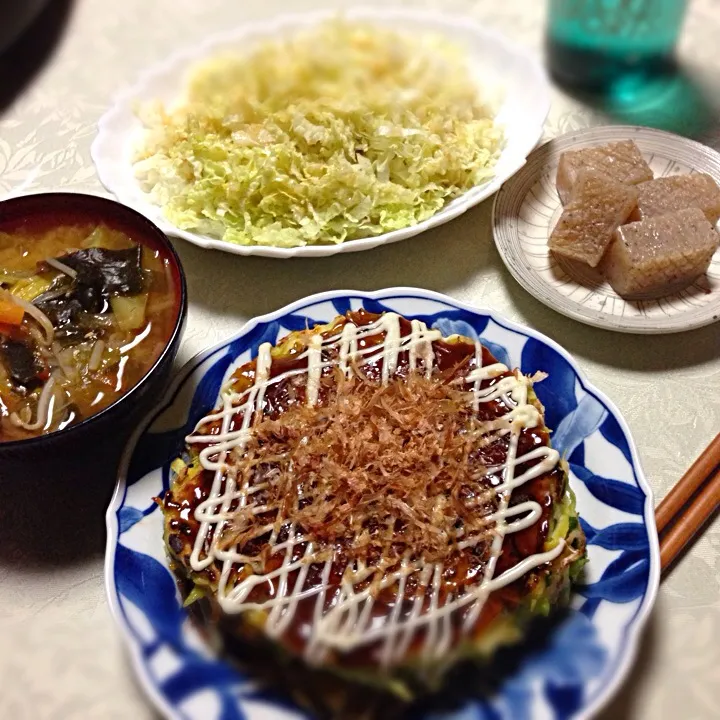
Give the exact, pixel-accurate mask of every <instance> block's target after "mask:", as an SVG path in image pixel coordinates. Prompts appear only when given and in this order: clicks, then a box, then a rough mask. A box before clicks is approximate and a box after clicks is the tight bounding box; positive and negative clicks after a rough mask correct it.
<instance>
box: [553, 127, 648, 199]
mask: <svg viewBox="0 0 720 720" xmlns="http://www.w3.org/2000/svg"><path fill="white" fill-rule="evenodd" d="M582 170H595V171H597V172H601V173H603V174H605V175H607V176H608V177H610V178H612V179H613V180H615V181H616V182H620V183H626V184H628V185H637V184H638V183H641V182H645V181H647V180H652V179H653V173H652V170H651V169H650V166H649V165H648V164H647V163H646V162H645V160H644V159H643V156H642V153H641V152H640V149H639V148H638V146H637V145H636V144H635V143H634V142H633V141H632V140H623V141H622V142H616V143H608V144H607V145H601V146H599V147H590V148H584V149H583V150H568V151H567V152H564V153H563V154H562V155H561V156H560V164H559V165H558V171H557V178H556V186H557V191H558V195H560V200H561V202H562V204H563V205H567V204H568V202H570V195H571V193H572V190H573V187H574V185H575V183H576V182H577V179H578V176H579V174H580V172H581V171H582Z"/></svg>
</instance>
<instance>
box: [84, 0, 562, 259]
mask: <svg viewBox="0 0 720 720" xmlns="http://www.w3.org/2000/svg"><path fill="white" fill-rule="evenodd" d="M337 16H338V12H337V11H336V10H329V9H325V10H317V11H313V12H309V13H305V14H284V15H280V16H278V17H276V18H273V19H269V20H260V21H253V22H247V23H243V24H241V25H240V26H238V27H236V28H234V29H232V30H228V31H222V32H219V33H216V34H213V35H211V36H210V37H208V38H206V39H205V40H204V41H203V42H201V43H199V44H196V45H195V44H194V45H191V46H188V47H182V48H180V49H178V50H176V51H175V52H174V53H172V54H170V55H169V56H168V57H166V58H165V59H163V60H160V61H159V62H157V63H156V64H153V65H151V66H150V67H148V68H147V69H145V70H144V71H143V72H141V73H140V75H139V76H138V77H137V78H136V80H135V81H134V82H133V83H132V84H131V85H130V86H128V87H126V88H125V89H123V90H121V91H120V92H119V93H118V94H117V95H116V96H115V98H114V100H113V102H112V104H111V105H110V107H109V108H108V109H107V110H106V112H105V113H104V114H103V116H102V117H101V118H100V120H99V122H98V128H97V135H96V137H95V139H94V140H93V143H92V146H91V149H90V153H91V157H92V159H93V163H94V164H95V168H96V171H97V173H98V177H99V179H100V181H101V183H102V184H103V186H104V187H105V188H106V189H107V190H108V191H109V192H111V193H112V194H113V195H114V197H115V198H116V199H118V200H119V201H120V202H123V203H124V204H126V205H129V206H130V207H132V208H133V209H135V210H137V211H138V212H140V213H142V214H143V215H145V216H146V217H148V218H149V219H150V220H152V221H153V222H155V223H156V224H157V225H158V226H159V227H160V228H161V229H162V230H163V231H164V232H166V233H168V234H169V235H172V236H175V237H180V238H182V239H184V240H187V241H188V242H190V243H193V244H194V245H198V246H199V247H202V248H206V249H214V250H220V251H223V252H228V253H231V254H236V255H259V256H264V257H274V258H292V257H325V256H328V255H335V254H336V253H344V252H358V251H361V250H369V249H371V248H374V247H377V246H379V245H385V244H388V243H392V242H397V241H399V240H404V239H406V238H410V237H413V236H415V235H418V234H420V233H422V232H424V231H426V230H429V229H431V228H434V227H438V226H439V225H442V224H444V223H446V222H449V221H450V220H453V219H454V218H456V217H458V216H460V215H461V214H463V213H464V212H466V211H467V210H469V209H470V208H471V207H473V206H475V205H477V204H478V203H480V202H481V201H483V200H485V199H487V198H489V197H491V196H492V195H493V194H494V193H495V192H496V191H497V190H498V189H499V188H500V187H501V186H502V184H503V183H504V182H506V181H507V180H509V179H510V178H511V177H512V176H513V175H514V174H515V173H516V172H518V170H520V168H521V167H522V166H523V165H524V164H525V161H526V158H527V156H528V155H529V154H530V152H531V151H532V150H533V148H534V147H535V146H536V145H537V144H538V142H539V141H540V139H541V137H542V133H543V126H544V124H545V120H546V118H547V116H548V113H549V111H550V85H549V82H548V79H547V74H546V72H545V70H544V68H543V66H542V64H541V63H540V61H539V59H538V58H537V57H536V56H535V55H533V54H532V53H531V52H530V51H528V50H526V49H525V48H523V47H522V46H519V45H516V44H514V43H512V42H511V41H510V40H508V39H507V38H506V37H505V36H503V35H502V34H501V33H500V32H498V31H497V30H495V29H493V28H486V27H483V26H482V25H481V24H480V21H479V20H477V19H475V18H473V17H472V16H469V15H468V16H462V15H457V14H450V13H442V12H438V11H432V10H425V9H414V8H411V7H407V8H402V7H395V8H382V7H372V6H368V7H364V6H359V7H352V8H348V9H346V10H344V11H343V12H342V14H341V16H342V17H344V18H345V19H347V20H349V21H353V20H358V21H360V20H362V21H370V22H378V23H379V24H381V25H385V26H390V27H395V26H397V27H401V28H402V27H403V26H405V25H409V26H410V27H415V28H422V29H424V30H425V31H427V32H436V33H438V34H440V35H443V36H445V37H447V38H449V39H450V40H452V39H453V38H454V37H458V38H460V40H461V41H463V38H464V41H463V42H464V44H465V45H467V46H468V48H469V49H468V52H469V54H470V55H471V56H472V57H474V55H475V54H477V53H488V52H490V51H491V52H492V53H494V54H495V55H497V56H498V58H499V61H498V62H496V63H494V64H493V65H492V66H491V65H490V64H489V63H485V64H483V68H484V67H488V69H489V72H490V73H495V74H496V84H497V83H498V82H499V80H498V78H499V77H500V76H502V77H503V78H505V79H508V78H509V79H511V81H512V86H511V87H510V86H509V87H507V88H504V90H503V93H504V94H505V97H503V99H502V100H501V101H500V102H499V108H498V115H497V120H498V124H499V125H501V126H502V127H503V129H504V131H505V135H506V137H505V146H504V148H503V150H502V152H501V154H500V157H499V159H498V162H497V164H496V166H495V168H494V170H495V174H494V175H493V177H492V178H490V179H489V180H488V181H486V182H484V183H482V184H480V185H477V186H475V187H473V188H471V189H470V190H468V191H467V192H465V193H464V194H462V195H460V196H459V197H457V198H455V199H454V200H452V201H451V202H449V203H448V204H446V205H445V206H444V207H443V208H441V209H440V210H439V211H438V212H437V213H435V214H434V215H433V216H432V217H430V218H428V219H426V220H424V221H422V222H420V223H417V224H415V225H411V226H409V227H406V228H401V229H399V230H393V231H391V232H386V233H383V234H381V235H376V236H371V237H366V238H359V239H357V240H346V241H345V242H342V243H337V244H329V243H328V244H315V245H305V246H302V247H293V248H286V247H275V246H266V245H238V244H236V243H231V242H228V241H224V240H221V239H218V238H214V237H210V236H208V235H204V234H201V233H198V232H191V231H187V230H181V229H179V228H177V227H176V226H175V225H173V224H172V223H170V222H169V221H168V220H167V219H165V217H164V215H163V213H162V210H161V208H160V207H159V206H157V205H155V204H153V203H152V202H150V199H149V195H148V194H147V193H145V192H144V191H143V190H142V189H141V188H140V185H139V183H138V181H137V180H136V178H135V176H134V171H133V166H132V161H131V155H132V151H133V147H134V144H135V143H136V142H137V139H138V137H139V134H140V132H141V130H142V124H141V123H140V121H139V119H138V118H137V116H136V114H135V105H136V103H137V101H138V100H140V99H142V100H151V99H154V98H156V97H161V98H163V99H165V100H166V101H170V102H171V101H172V98H173V97H174V98H177V97H178V96H179V94H180V92H181V89H182V86H183V82H184V78H185V72H186V70H187V68H188V67H189V66H190V65H191V64H192V63H194V62H196V61H198V60H201V59H203V58H207V57H210V56H211V55H213V54H214V53H215V51H216V50H217V49H219V48H222V47H224V46H228V45H230V44H232V43H235V42H239V41H241V40H244V39H248V38H251V39H258V40H262V39H269V38H272V37H276V36H280V35H281V34H282V33H283V32H287V31H288V30H293V29H307V28H309V27H312V26H315V25H317V24H319V23H320V22H322V21H323V20H328V19H331V18H334V17H337ZM476 64H477V65H479V62H478V61H476V62H475V63H473V62H472V61H471V66H473V65H476ZM168 88H173V91H172V92H170V90H169V89H168ZM479 89H480V91H481V92H482V90H483V88H479ZM168 93H170V95H168ZM491 94H493V95H494V93H492V92H491Z"/></svg>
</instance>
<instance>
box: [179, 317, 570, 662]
mask: <svg viewBox="0 0 720 720" xmlns="http://www.w3.org/2000/svg"><path fill="white" fill-rule="evenodd" d="M374 337H380V338H382V342H380V343H376V344H370V343H368V344H366V345H365V346H364V347H362V345H363V342H362V341H364V340H368V339H369V338H374ZM441 338H442V335H441V333H440V332H439V331H438V330H430V329H428V328H427V326H426V325H425V324H424V323H422V322H420V321H418V320H412V321H411V331H410V333H409V334H408V335H405V336H403V335H401V325H400V317H399V316H398V315H396V314H395V313H386V314H384V315H383V316H382V317H380V318H379V319H378V320H377V321H375V322H373V323H372V324H370V325H365V326H362V327H357V326H355V325H353V324H352V323H349V322H348V323H346V324H345V325H344V326H343V328H342V330H341V332H340V333H338V334H334V335H332V336H331V337H328V338H323V337H322V336H321V335H320V334H316V335H313V336H312V337H311V340H310V343H309V345H308V347H307V349H306V350H305V351H304V352H303V353H301V354H300V355H299V356H298V357H299V358H305V359H306V360H307V365H306V367H305V368H300V369H295V370H290V371H287V372H284V373H282V374H280V375H277V376H275V377H273V378H271V377H270V369H271V367H272V355H271V352H270V350H271V346H270V344H269V343H264V344H262V345H261V346H260V348H259V351H258V358H257V363H256V369H255V382H254V384H253V385H252V387H251V388H249V389H248V390H246V391H244V392H242V393H235V392H233V391H228V392H224V393H223V395H222V407H221V409H220V410H218V411H216V412H214V413H212V414H211V415H208V416H206V417H205V418H203V419H202V420H201V421H200V422H199V423H198V425H197V427H196V429H195V432H194V433H193V434H192V435H190V436H188V438H187V441H188V442H189V443H191V444H195V445H202V446H204V447H202V449H201V450H200V453H199V454H200V462H201V463H202V466H203V467H204V468H205V469H207V470H211V471H214V472H215V476H214V478H213V483H212V487H211V490H210V494H209V496H208V498H207V499H206V500H205V501H203V502H202V503H200V504H199V505H198V506H197V508H196V509H195V518H196V519H197V520H198V522H199V523H200V527H199V530H198V534H197V537H196V539H195V544H194V547H193V551H192V554H191V556H190V565H191V567H192V569H193V570H195V571H202V570H204V569H206V568H207V567H209V566H210V565H212V564H213V563H214V562H218V563H221V566H222V570H221V574H220V580H219V583H218V602H219V604H220V606H221V607H222V609H223V610H224V611H225V612H227V613H239V612H243V611H246V610H251V609H255V610H263V611H265V612H266V613H267V619H266V623H265V631H266V632H267V633H268V634H269V635H270V636H275V637H278V636H280V635H282V634H283V633H284V632H285V631H286V630H287V628H288V627H289V625H290V624H291V622H292V620H293V618H294V616H295V614H296V611H297V608H298V604H299V603H300V601H302V600H304V599H306V598H313V597H314V598H315V600H314V607H313V624H312V628H311V631H310V637H309V638H308V639H307V645H306V650H305V653H306V658H307V659H308V661H310V662H320V661H322V660H323V658H324V657H325V656H326V654H327V653H328V651H330V650H333V649H335V650H340V651H349V650H353V649H356V648H358V647H362V646H365V645H368V644H370V643H374V642H379V655H378V657H379V661H380V664H381V665H382V666H383V667H387V666H390V665H392V664H393V663H396V662H397V661H399V660H400V659H402V657H403V656H404V655H405V653H406V652H407V649H408V647H409V645H410V643H411V642H412V639H413V637H414V636H415V634H416V632H417V631H419V630H424V631H425V634H424V641H423V646H422V649H421V654H422V655H423V656H425V657H429V658H435V659H439V658H442V656H443V655H445V654H446V652H447V650H448V649H449V647H450V645H451V643H452V639H453V623H452V622H451V615H452V614H453V613H454V612H456V611H457V610H460V609H462V608H465V616H464V617H465V619H464V623H463V628H462V629H463V632H464V633H469V632H470V631H471V630H472V628H473V626H474V624H475V623H476V622H477V620H478V618H479V617H480V613H481V612H482V609H483V607H484V605H485V602H486V600H487V598H488V596H489V595H490V593H491V592H493V591H494V590H497V589H499V588H502V587H504V586H506V585H508V584H510V583H512V582H514V581H516V580H518V579H519V578H521V577H522V576H523V575H524V574H525V573H527V572H528V571H530V570H532V569H533V568H536V567H539V566H540V565H542V564H544V563H547V562H550V561H552V560H554V559H555V558H557V557H558V556H559V555H560V553H561V552H562V550H563V547H564V542H563V541H560V542H559V543H558V544H557V545H556V546H555V547H554V548H553V549H551V550H549V551H548V552H544V553H538V554H536V555H531V556H529V557H527V558H525V559H524V560H522V561H521V562H520V563H518V564H517V565H515V566H514V567H511V568H509V569H507V570H506V571H505V572H503V573H502V574H501V575H499V576H497V577H495V568H496V565H497V561H498V559H499V557H500V554H501V551H502V546H503V541H504V538H505V536H506V535H507V534H510V533H514V532H519V531H521V530H524V529H526V528H528V527H530V526H532V525H533V524H534V523H536V522H537V521H538V520H539V518H540V517H541V514H542V508H541V506H540V505H539V504H538V503H537V502H535V501H532V500H529V501H526V502H523V503H520V504H517V505H515V506H513V507H509V501H510V496H511V494H512V491H513V490H514V489H515V488H518V487H520V486H521V485H523V484H525V483H526V482H529V481H530V480H532V479H533V478H536V477H538V476H540V475H542V474H544V473H546V472H548V471H549V470H551V469H552V468H554V467H555V466H556V465H557V463H558V461H559V455H558V453H557V451H555V450H553V449H552V448H549V447H545V446H539V447H536V448H534V449H532V450H531V451H530V452H527V453H525V454H524V455H522V456H521V457H516V456H517V448H518V438H519V435H520V432H521V430H522V429H523V428H533V427H535V426H537V425H538V423H539V422H540V413H539V412H538V410H537V408H536V407H535V406H534V405H532V404H530V403H528V392H527V391H528V386H529V384H530V381H529V380H528V379H527V378H526V377H524V376H523V375H521V374H520V373H514V374H513V375H511V376H508V377H503V378H501V379H500V380H499V381H498V382H496V383H495V384H493V385H491V386H488V387H486V388H482V382H483V381H484V380H488V379H491V378H495V377H499V376H501V375H503V374H504V373H506V372H507V371H508V368H507V367H506V366H505V365H503V364H502V363H494V364H492V365H487V366H483V365H482V346H481V345H480V343H476V351H475V361H476V362H475V365H476V367H475V368H474V369H473V370H472V371H471V372H470V373H468V375H467V376H466V377H465V378H464V379H462V380H460V383H461V384H464V385H470V386H471V391H472V406H473V409H474V410H475V411H478V410H479V409H480V406H481V404H482V403H486V402H490V401H493V400H497V399H500V400H501V401H502V402H503V404H504V405H505V406H506V407H507V414H506V415H505V416H504V417H503V418H499V419H498V420H494V421H491V422H489V423H486V426H484V427H483V432H482V434H481V435H480V436H479V437H478V442H484V441H486V442H487V443H488V444H489V443H491V442H493V441H495V440H496V439H498V438H499V437H501V436H503V435H509V439H508V453H507V457H506V459H505V462H504V463H503V465H502V467H500V468H488V472H489V471H492V472H494V473H497V472H498V471H501V475H502V482H501V484H499V485H498V486H496V487H494V488H492V489H491V490H489V491H488V492H489V493H493V494H497V506H496V510H495V511H494V512H492V513H490V514H488V515H487V516H486V517H485V518H484V519H485V523H484V525H485V526H486V527H487V530H484V531H483V532H481V533H480V534H476V535H473V536H469V537H465V536H463V535H462V532H460V533H459V537H458V541H457V546H458V548H460V549H463V548H468V547H473V546H474V545H476V544H478V543H480V542H484V541H486V540H487V538H488V537H489V536H492V543H491V549H490V556H489V558H488V562H487V565H486V568H485V573H484V575H483V576H482V577H481V578H479V579H478V582H477V584H476V585H474V586H472V587H470V588H466V589H465V592H463V593H462V594H460V595H449V596H448V597H447V598H446V599H445V601H444V602H441V600H440V596H441V590H442V587H443V566H442V564H441V563H434V564H432V563H425V562H424V561H423V560H422V559H413V558H411V557H406V558H404V559H403V561H402V562H401V563H400V565H399V566H397V567H395V568H394V569H392V570H391V571H389V569H388V568H385V567H375V568H367V567H364V566H362V565H361V564H354V565H352V566H348V567H347V568H346V570H345V574H344V576H343V579H342V582H341V585H340V588H339V589H337V591H336V598H335V599H334V601H333V602H332V603H331V604H330V606H329V607H327V608H326V607H325V605H326V595H327V591H328V588H329V585H328V582H329V577H330V572H331V569H332V559H324V560H318V561H314V560H313V558H314V556H315V553H316V551H317V550H319V549H317V548H315V547H314V545H313V542H312V538H307V537H304V536H303V535H302V534H301V533H300V532H298V529H297V528H296V526H295V525H294V524H290V525H289V527H287V536H286V537H285V538H284V540H283V541H282V542H281V541H280V537H279V531H280V529H281V528H282V527H283V525H285V526H287V523H283V521H282V518H278V519H276V520H275V522H274V523H272V524H269V525H267V527H266V528H265V532H267V533H270V539H269V541H268V544H269V546H270V547H271V548H272V549H271V554H280V555H281V556H282V563H281V565H280V566H279V567H278V568H277V569H275V570H272V571H269V572H267V573H265V574H262V575H258V574H251V575H249V576H248V577H246V578H244V579H243V580H242V581H240V582H236V583H235V584H234V585H233V586H232V587H230V586H228V580H229V577H230V573H231V571H232V569H233V567H237V566H238V565H241V564H244V563H247V562H249V561H251V560H252V559H253V558H248V557H245V556H243V555H241V554H240V553H239V552H238V548H237V547H234V548H220V547H219V546H218V541H219V538H220V535H221V533H222V530H223V528H224V527H225V525H226V523H227V522H229V521H230V520H231V519H232V517H233V513H234V511H235V508H247V507H248V506H249V507H251V508H252V510H251V511H252V513H253V514H256V515H257V514H260V513H266V512H270V511H273V510H275V509H276V508H272V507H266V506H264V505H260V504H258V503H255V499H254V498H255V497H256V496H259V495H258V493H260V492H261V491H262V490H263V489H264V488H266V487H267V486H268V483H272V482H273V480H272V477H270V478H266V479H264V480H263V481H261V482H259V483H257V484H252V481H251V479H245V480H244V481H243V482H242V484H241V485H240V486H238V484H237V478H236V477H235V475H234V472H233V471H232V463H228V462H227V459H228V453H232V454H233V455H234V456H236V457H238V456H240V455H241V454H242V452H243V451H244V449H245V447H246V446H247V443H248V441H249V440H250V438H251V437H252V427H251V424H252V423H253V422H257V421H258V420H259V419H260V418H261V416H262V405H263V399H264V396H265V392H266V390H267V389H268V387H270V386H271V385H274V384H276V383H278V382H282V381H283V380H286V379H288V378H291V377H295V376H298V375H303V374H305V375H307V383H306V403H307V405H308V406H313V405H315V404H316V403H317V401H318V394H319V388H320V380H321V377H322V372H323V369H325V368H327V367H330V366H337V367H339V368H340V370H342V371H343V372H344V373H345V374H346V375H348V376H349V375H350V374H351V372H352V366H353V364H358V365H362V364H366V363H372V362H377V361H380V360H381V361H382V371H381V381H382V383H383V384H387V383H388V382H389V380H390V379H391V378H392V377H393V375H394V374H395V372H396V370H397V367H398V362H399V358H400V355H401V353H407V357H408V365H409V368H410V369H411V370H415V371H418V370H419V367H420V365H422V369H423V372H424V374H425V376H426V377H431V375H432V372H433V369H434V367H435V354H434V351H433V346H432V343H433V341H437V340H440V339H441ZM329 350H337V352H336V353H331V352H327V351H329ZM323 357H325V358H329V359H325V360H324V359H323ZM235 416H240V417H242V422H241V423H240V427H239V428H238V429H236V430H231V429H230V428H231V427H232V420H233V419H234V417H235ZM217 421H220V428H219V433H217V434H212V435H208V434H200V432H199V431H200V430H201V429H202V428H203V427H204V426H206V425H208V424H210V423H216V422H217ZM533 461H534V462H535V464H533V465H531V467H530V468H529V469H527V470H525V471H524V472H523V473H521V474H519V475H516V468H518V467H519V466H522V465H524V464H526V463H528V462H533ZM477 502H478V506H480V505H482V504H483V499H482V498H478V499H477ZM231 507H232V508H233V510H232V511H231V509H230V508H231ZM523 514H525V517H521V519H519V520H513V518H515V517H518V516H522V515H523ZM301 543H306V547H305V551H304V553H303V555H302V557H297V553H296V552H295V549H296V548H297V546H298V545H300V544H301ZM206 547H207V548H208V551H207V552H206V551H205V548H206ZM314 562H316V563H322V570H321V572H320V582H319V583H318V582H313V583H312V584H311V585H310V586H309V587H305V583H306V581H307V577H308V573H309V570H310V567H311V565H313V564H314ZM294 573H295V574H294ZM293 574H294V575H293ZM411 575H417V578H418V583H417V586H418V587H421V588H425V592H424V593H423V592H418V591H417V589H416V590H415V591H414V593H415V594H414V597H413V599H412V607H411V609H410V612H407V613H405V614H404V615H403V613H402V612H401V608H403V607H406V602H405V593H406V588H407V580H408V578H409V577H410V576H411ZM368 578H373V583H372V586H370V587H366V588H364V589H362V590H359V589H357V586H358V585H359V584H360V583H362V582H363V581H365V580H367V579H368ZM268 582H269V583H270V584H271V585H272V586H273V587H274V588H275V592H274V594H273V596H272V597H270V598H268V599H267V600H265V601H263V602H261V603H255V602H250V601H249V600H248V597H249V595H250V593H251V592H252V590H253V589H254V588H255V587H256V586H258V585H263V584H266V583H268ZM388 588H394V589H395V600H394V604H393V606H392V610H391V611H390V612H389V613H388V614H387V615H386V616H385V617H377V616H373V606H374V602H375V601H374V593H375V592H376V591H377V590H384V589H388Z"/></svg>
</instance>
